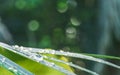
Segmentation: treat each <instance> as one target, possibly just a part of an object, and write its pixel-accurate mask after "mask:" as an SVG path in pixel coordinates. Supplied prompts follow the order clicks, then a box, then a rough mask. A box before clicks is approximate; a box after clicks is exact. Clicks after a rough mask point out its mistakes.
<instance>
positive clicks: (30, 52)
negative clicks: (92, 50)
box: [0, 43, 120, 75]
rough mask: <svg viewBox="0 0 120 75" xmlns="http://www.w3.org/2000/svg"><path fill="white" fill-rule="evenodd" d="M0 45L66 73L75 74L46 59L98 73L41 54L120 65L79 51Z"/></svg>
mask: <svg viewBox="0 0 120 75" xmlns="http://www.w3.org/2000/svg"><path fill="white" fill-rule="evenodd" d="M0 46H1V47H3V48H5V49H7V50H9V51H12V52H15V53H17V54H19V55H22V56H24V57H26V58H28V59H31V60H33V61H36V62H38V63H40V64H43V65H46V66H48V67H50V68H53V69H55V70H58V71H60V72H62V73H64V74H66V75H76V74H75V73H73V72H70V71H69V70H66V69H65V68H63V67H61V66H59V65H57V64H55V63H53V62H49V61H47V60H46V59H49V60H52V61H56V62H60V63H63V64H66V65H69V66H71V67H74V68H76V69H79V70H82V71H85V72H87V73H90V74H91V75H99V74H97V73H96V72H94V71H91V70H89V69H86V68H83V67H81V66H78V65H76V64H73V63H71V62H66V61H63V60H59V59H56V58H53V57H49V56H45V55H43V54H54V55H62V56H68V57H75V58H81V59H86V60H91V61H95V62H99V63H103V64H106V65H109V66H112V67H115V68H118V69H120V66H118V65H115V64H113V63H111V62H108V61H105V60H102V59H99V58H95V57H92V56H88V55H84V54H80V53H72V52H64V51H62V50H59V51H57V50H52V49H39V48H30V47H23V46H18V45H14V46H10V45H7V44H4V43H0ZM2 61H4V60H3V59H2ZM2 61H0V62H2Z"/></svg>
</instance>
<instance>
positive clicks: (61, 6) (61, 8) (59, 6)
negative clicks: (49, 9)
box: [57, 1, 68, 13]
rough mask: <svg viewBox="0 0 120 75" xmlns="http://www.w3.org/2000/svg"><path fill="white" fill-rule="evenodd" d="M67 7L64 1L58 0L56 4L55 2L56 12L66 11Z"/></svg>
mask: <svg viewBox="0 0 120 75" xmlns="http://www.w3.org/2000/svg"><path fill="white" fill-rule="evenodd" d="M67 9H68V5H67V3H66V2H63V1H61V2H58V4H57V11H58V12H60V13H64V12H66V11H67Z"/></svg>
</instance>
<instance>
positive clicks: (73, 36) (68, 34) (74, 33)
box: [66, 27, 77, 39]
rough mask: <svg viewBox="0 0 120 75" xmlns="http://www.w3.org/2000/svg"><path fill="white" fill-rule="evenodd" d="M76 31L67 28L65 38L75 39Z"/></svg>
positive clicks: (72, 28)
mask: <svg viewBox="0 0 120 75" xmlns="http://www.w3.org/2000/svg"><path fill="white" fill-rule="evenodd" d="M76 33H77V31H76V29H75V28H74V27H69V28H67V29H66V34H67V37H68V38H70V39H72V38H75V37H76Z"/></svg>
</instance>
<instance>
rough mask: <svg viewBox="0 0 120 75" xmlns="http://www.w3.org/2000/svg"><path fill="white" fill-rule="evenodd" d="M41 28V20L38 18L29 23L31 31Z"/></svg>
mask: <svg viewBox="0 0 120 75" xmlns="http://www.w3.org/2000/svg"><path fill="white" fill-rule="evenodd" d="M38 28H39V22H38V21H36V20H32V21H30V22H29V23H28V29H29V30H31V31H36V30H38Z"/></svg>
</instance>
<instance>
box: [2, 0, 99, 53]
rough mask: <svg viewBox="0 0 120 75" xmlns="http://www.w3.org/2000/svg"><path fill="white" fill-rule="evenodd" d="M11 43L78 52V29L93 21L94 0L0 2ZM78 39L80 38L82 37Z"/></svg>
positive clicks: (21, 0) (14, 0) (94, 13)
mask: <svg viewBox="0 0 120 75" xmlns="http://www.w3.org/2000/svg"><path fill="white" fill-rule="evenodd" d="M0 1H1V2H0V16H1V18H2V22H3V23H4V24H5V25H6V26H7V27H8V29H9V31H10V33H11V34H12V36H13V39H14V43H15V44H20V45H27V46H28V45H29V46H33V47H41V48H54V49H68V50H69V49H70V50H73V51H78V52H80V45H79V41H82V40H81V39H80V38H79V34H81V33H79V30H80V26H81V24H82V23H84V22H88V23H89V20H95V15H96V13H97V10H96V1H95V0H0ZM82 36H84V35H83V34H82Z"/></svg>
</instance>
